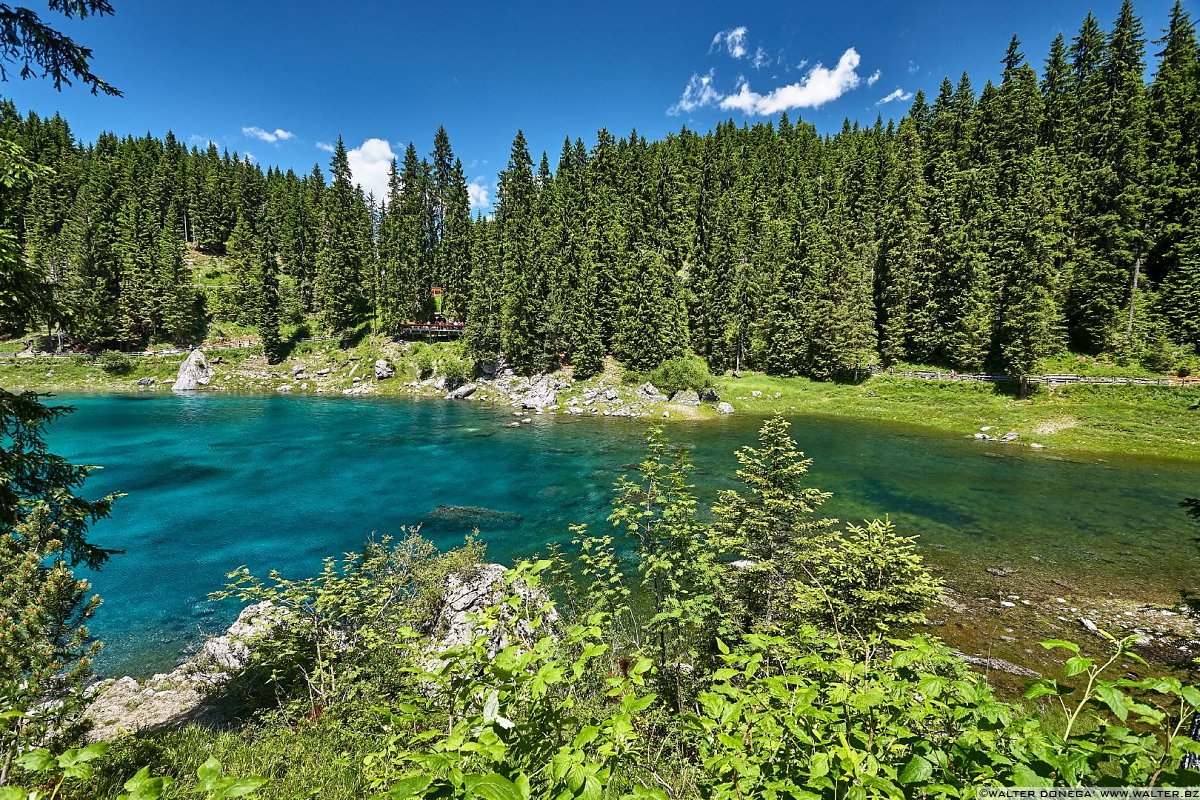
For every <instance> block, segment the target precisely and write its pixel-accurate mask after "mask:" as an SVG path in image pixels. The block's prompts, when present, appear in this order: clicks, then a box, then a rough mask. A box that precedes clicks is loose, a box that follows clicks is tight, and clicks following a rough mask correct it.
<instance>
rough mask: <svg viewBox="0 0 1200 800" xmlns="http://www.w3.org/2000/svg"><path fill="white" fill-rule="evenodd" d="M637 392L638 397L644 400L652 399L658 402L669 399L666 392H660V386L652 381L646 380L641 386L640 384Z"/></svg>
mask: <svg viewBox="0 0 1200 800" xmlns="http://www.w3.org/2000/svg"><path fill="white" fill-rule="evenodd" d="M636 394H637V396H638V398H640V399H642V400H650V401H652V402H656V403H664V402H666V400H667V396H666V395H665V394H663V393H662V392H660V391H659V390H658V387H657V386H655V385H654V384H653V383H651V382H650V381H646V382H645V383H643V384H642V385H641V386H639V387H638V388H637V392H636Z"/></svg>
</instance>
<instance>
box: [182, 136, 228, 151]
mask: <svg viewBox="0 0 1200 800" xmlns="http://www.w3.org/2000/svg"><path fill="white" fill-rule="evenodd" d="M188 142H190V143H191V144H193V145H195V146H196V147H203V148H205V149H208V146H209V145H210V144H215V145H217V146H218V147H219V146H220V142H218V141H217V140H216V139H213V138H211V137H209V136H201V135H200V134H198V133H193V134H192V135H191V136H189V137H188Z"/></svg>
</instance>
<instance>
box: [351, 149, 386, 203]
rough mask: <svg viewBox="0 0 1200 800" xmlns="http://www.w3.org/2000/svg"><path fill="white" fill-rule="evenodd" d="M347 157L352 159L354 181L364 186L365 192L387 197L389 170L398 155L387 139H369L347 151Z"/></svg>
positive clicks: (381, 197)
mask: <svg viewBox="0 0 1200 800" xmlns="http://www.w3.org/2000/svg"><path fill="white" fill-rule="evenodd" d="M346 157H347V158H348V159H349V160H350V172H351V174H353V175H354V182H355V183H357V184H358V185H359V186H361V187H362V188H363V192H366V193H369V194H373V195H375V197H376V198H377V199H383V198H385V197H387V191H388V172H389V171H390V170H391V167H392V159H394V158H395V157H396V154H395V153H393V152H392V146H391V145H390V144H388V141H387V139H367V140H366V141H365V142H363V143H362V144H360V145H359V146H358V147H355V148H353V149H351V150H348V151H346Z"/></svg>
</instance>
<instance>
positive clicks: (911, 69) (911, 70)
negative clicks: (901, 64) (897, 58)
mask: <svg viewBox="0 0 1200 800" xmlns="http://www.w3.org/2000/svg"><path fill="white" fill-rule="evenodd" d="M920 69H921V65H920V64H914V63H913V62H911V61H909V62H908V74H909V75H916V74H917V72H918V71H920Z"/></svg>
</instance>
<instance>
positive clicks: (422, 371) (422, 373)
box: [412, 344, 434, 380]
mask: <svg viewBox="0 0 1200 800" xmlns="http://www.w3.org/2000/svg"><path fill="white" fill-rule="evenodd" d="M412 354H413V366H414V367H416V370H417V377H418V378H420V379H421V380H424V379H425V378H428V377H429V376H430V375H432V374H433V364H434V362H433V353H431V352H429V348H427V347H424V346H422V345H420V344H415V345H413V348H412Z"/></svg>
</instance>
